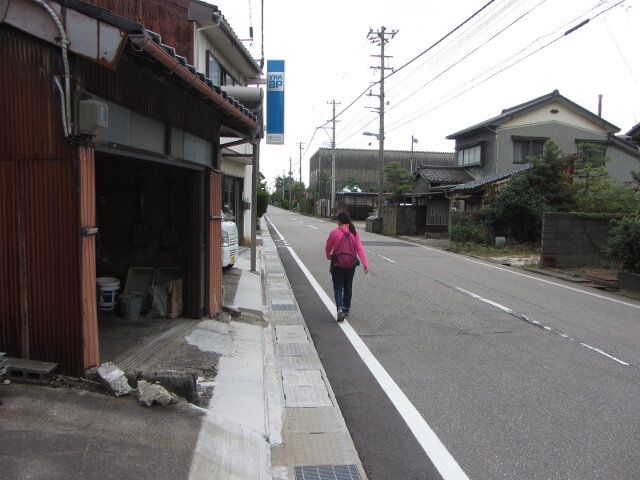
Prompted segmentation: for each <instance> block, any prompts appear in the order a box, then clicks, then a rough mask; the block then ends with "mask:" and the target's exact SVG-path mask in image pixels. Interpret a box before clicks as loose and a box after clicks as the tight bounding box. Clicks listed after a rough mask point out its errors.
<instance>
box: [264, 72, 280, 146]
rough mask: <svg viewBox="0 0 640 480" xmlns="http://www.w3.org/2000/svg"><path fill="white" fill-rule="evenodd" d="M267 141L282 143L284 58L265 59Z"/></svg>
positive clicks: (273, 143) (275, 143)
mask: <svg viewBox="0 0 640 480" xmlns="http://www.w3.org/2000/svg"><path fill="white" fill-rule="evenodd" d="M267 143H268V144H272V145H283V144H284V60H267Z"/></svg>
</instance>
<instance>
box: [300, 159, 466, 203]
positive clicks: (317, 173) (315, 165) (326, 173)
mask: <svg viewBox="0 0 640 480" xmlns="http://www.w3.org/2000/svg"><path fill="white" fill-rule="evenodd" d="M332 152H333V150H332V149H330V148H320V149H318V151H316V153H314V154H313V156H312V157H311V161H310V171H309V186H310V187H314V188H318V189H319V190H320V194H321V195H323V194H324V195H327V196H328V195H330V193H331V182H330V179H331V156H332ZM335 153H336V191H341V190H342V188H343V187H344V186H345V185H347V184H350V183H349V182H347V180H350V179H352V180H354V181H355V184H357V185H358V186H359V187H360V188H361V189H362V191H363V192H365V191H368V190H370V189H372V188H377V187H378V160H379V159H378V150H358V149H347V148H338V149H336V150H335ZM390 162H399V163H400V166H401V167H402V168H405V169H407V170H408V171H411V172H415V171H416V169H417V168H418V166H419V165H420V164H425V165H430V166H454V165H455V154H454V153H453V152H420V151H414V152H411V151H399V150H385V152H384V163H385V165H387V164H388V163H390ZM322 177H324V178H325V179H328V180H329V183H328V186H326V185H323V182H322V181H321V179H322Z"/></svg>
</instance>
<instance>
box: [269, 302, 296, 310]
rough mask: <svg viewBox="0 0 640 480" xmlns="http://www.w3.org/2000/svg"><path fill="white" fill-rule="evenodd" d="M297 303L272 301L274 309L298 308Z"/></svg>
mask: <svg viewBox="0 0 640 480" xmlns="http://www.w3.org/2000/svg"><path fill="white" fill-rule="evenodd" d="M297 308H298V307H297V305H296V304H295V303H272V304H271V309H272V310H297Z"/></svg>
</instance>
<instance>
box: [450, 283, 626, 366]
mask: <svg viewBox="0 0 640 480" xmlns="http://www.w3.org/2000/svg"><path fill="white" fill-rule="evenodd" d="M455 289H456V290H458V291H459V292H462V293H464V294H465V295H469V296H470V297H472V298H475V299H476V300H479V301H481V302H484V303H486V304H488V305H491V306H492V307H496V308H498V309H499V310H502V311H503V312H505V313H508V314H509V315H513V316H514V317H516V318H520V319H522V320H524V321H526V322H528V323H531V324H533V325H535V326H536V327H540V328H542V329H544V330H546V331H548V332H551V333H554V334H556V335H558V336H560V337H562V338H566V339H567V340H569V341H572V342H574V341H575V340H574V339H573V338H571V337H570V336H569V335H567V334H566V333H562V332H558V331H556V330H554V329H553V328H551V327H547V326H546V325H542V324H541V323H540V322H539V321H537V320H534V319H533V318H529V317H527V316H526V315H523V314H521V313H517V312H515V311H513V310H511V309H510V308H509V307H505V306H504V305H500V304H499V303H496V302H494V301H492V300H489V299H488V298H484V297H481V296H480V295H476V294H475V293H472V292H469V291H468V290H465V289H464V288H460V287H455ZM580 345H582V346H583V347H586V348H588V349H590V350H593V351H594V352H597V353H599V354H600V355H604V356H605V357H607V358H609V359H611V360H614V361H616V362H618V363H620V364H621V365H624V366H626V367H628V366H629V365H630V364H629V363H627V362H625V361H623V360H620V359H619V358H616V357H614V356H613V355H610V354H608V353H607V352H605V351H604V350H601V349H599V348H596V347H592V346H591V345H587V344H586V343H580Z"/></svg>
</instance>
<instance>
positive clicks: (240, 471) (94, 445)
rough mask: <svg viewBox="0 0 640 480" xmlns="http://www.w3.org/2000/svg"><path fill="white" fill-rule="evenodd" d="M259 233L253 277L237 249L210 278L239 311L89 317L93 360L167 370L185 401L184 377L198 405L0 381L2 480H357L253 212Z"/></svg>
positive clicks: (348, 442)
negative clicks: (97, 338)
mask: <svg viewBox="0 0 640 480" xmlns="http://www.w3.org/2000/svg"><path fill="white" fill-rule="evenodd" d="M260 234H261V239H262V246H261V247H259V248H258V259H257V260H258V262H257V265H258V270H259V273H258V272H251V271H249V269H250V259H249V254H250V250H249V249H243V250H242V251H241V253H240V254H239V257H240V258H239V259H238V263H237V264H236V267H235V268H234V269H232V270H231V271H229V272H225V273H224V274H223V284H224V286H225V288H224V297H225V298H224V304H225V306H228V307H234V310H236V311H238V312H240V315H239V316H237V317H232V318H231V319H230V321H228V323H227V322H225V321H220V320H200V321H198V320H188V319H175V320H166V319H164V320H162V319H152V320H147V319H139V320H138V321H134V322H131V321H129V322H124V321H123V320H122V319H119V318H117V316H111V317H108V318H106V319H104V324H105V325H101V348H102V350H103V353H104V355H105V357H103V358H102V361H103V362H104V361H106V359H109V360H112V361H114V363H116V364H118V365H119V366H121V368H123V369H131V371H128V376H131V375H134V374H135V375H136V376H138V375H142V376H145V375H150V376H151V375H158V377H162V381H163V384H164V382H165V381H166V380H167V378H166V377H167V376H169V377H171V378H169V385H173V386H175V387H176V389H173V390H172V391H174V392H175V391H176V390H180V389H182V391H180V392H178V393H180V394H181V395H182V396H183V397H185V398H186V397H189V396H191V395H192V394H193V395H195V397H196V398H198V393H196V392H190V391H189V390H190V387H189V384H190V382H192V381H193V378H195V377H196V376H197V382H196V383H197V390H198V392H199V394H200V396H199V399H200V403H201V405H202V401H203V400H202V399H203V398H204V404H205V405H206V404H207V401H206V399H207V393H208V394H209V395H211V399H210V401H208V405H207V408H202V407H200V406H197V405H195V404H194V403H188V402H187V401H184V400H180V401H179V402H178V403H176V404H172V405H169V406H167V407H160V406H157V405H154V406H152V407H143V406H140V405H139V404H138V402H137V400H136V399H135V398H134V397H133V396H132V395H128V396H122V397H118V398H116V397H113V396H109V395H105V394H104V393H103V392H102V393H99V392H100V389H99V388H96V384H95V383H91V382H88V381H86V380H81V379H78V380H77V381H76V382H71V384H70V385H66V384H65V383H64V382H60V381H58V382H56V383H55V386H56V387H57V388H54V387H53V386H39V385H23V384H18V383H13V384H10V385H2V384H0V400H1V401H2V402H3V403H4V404H3V405H1V406H0V463H1V464H2V465H3V478H9V479H27V478H29V479H73V478H82V479H103V478H140V479H146V478H153V479H154V480H155V479H162V478H167V479H179V478H188V479H190V480H200V479H220V480H233V479H238V480H261V479H265V480H266V479H269V480H271V479H274V480H298V479H302V478H307V479H308V478H317V479H320V480H333V479H354V480H355V479H363V480H364V479H366V474H365V472H364V469H363V467H362V464H361V462H360V460H359V458H358V454H357V452H356V450H355V447H354V445H353V441H352V439H351V437H350V435H349V431H348V429H347V427H346V424H345V422H344V419H343V417H342V414H341V412H340V409H339V407H338V405H337V402H336V399H335V396H334V394H333V391H332V389H331V385H330V384H329V382H328V380H327V378H326V375H325V372H324V369H323V366H322V364H321V362H320V359H319V358H318V355H317V352H316V350H315V347H314V345H313V342H312V341H311V340H310V335H309V332H308V330H307V328H306V325H305V322H304V318H303V317H302V315H301V313H300V310H299V308H298V305H297V303H296V300H295V297H294V295H293V292H292V290H291V287H290V285H289V281H288V279H287V277H286V274H285V272H284V269H283V266H282V263H281V261H280V257H279V255H278V250H277V247H276V244H275V242H274V241H273V239H272V238H271V236H270V234H269V231H268V229H267V228H266V225H264V221H263V225H262V227H261V231H260ZM227 320H228V318H227ZM123 334H124V335H125V337H126V338H125V339H126V342H123V339H122V335H123ZM118 335H120V337H118ZM103 336H104V346H103V345H102V338H103ZM214 370H215V374H214V373H213V372H214ZM157 372H161V373H159V374H158V373H157ZM87 387H89V388H87ZM192 402H194V401H193V400H192Z"/></svg>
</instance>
